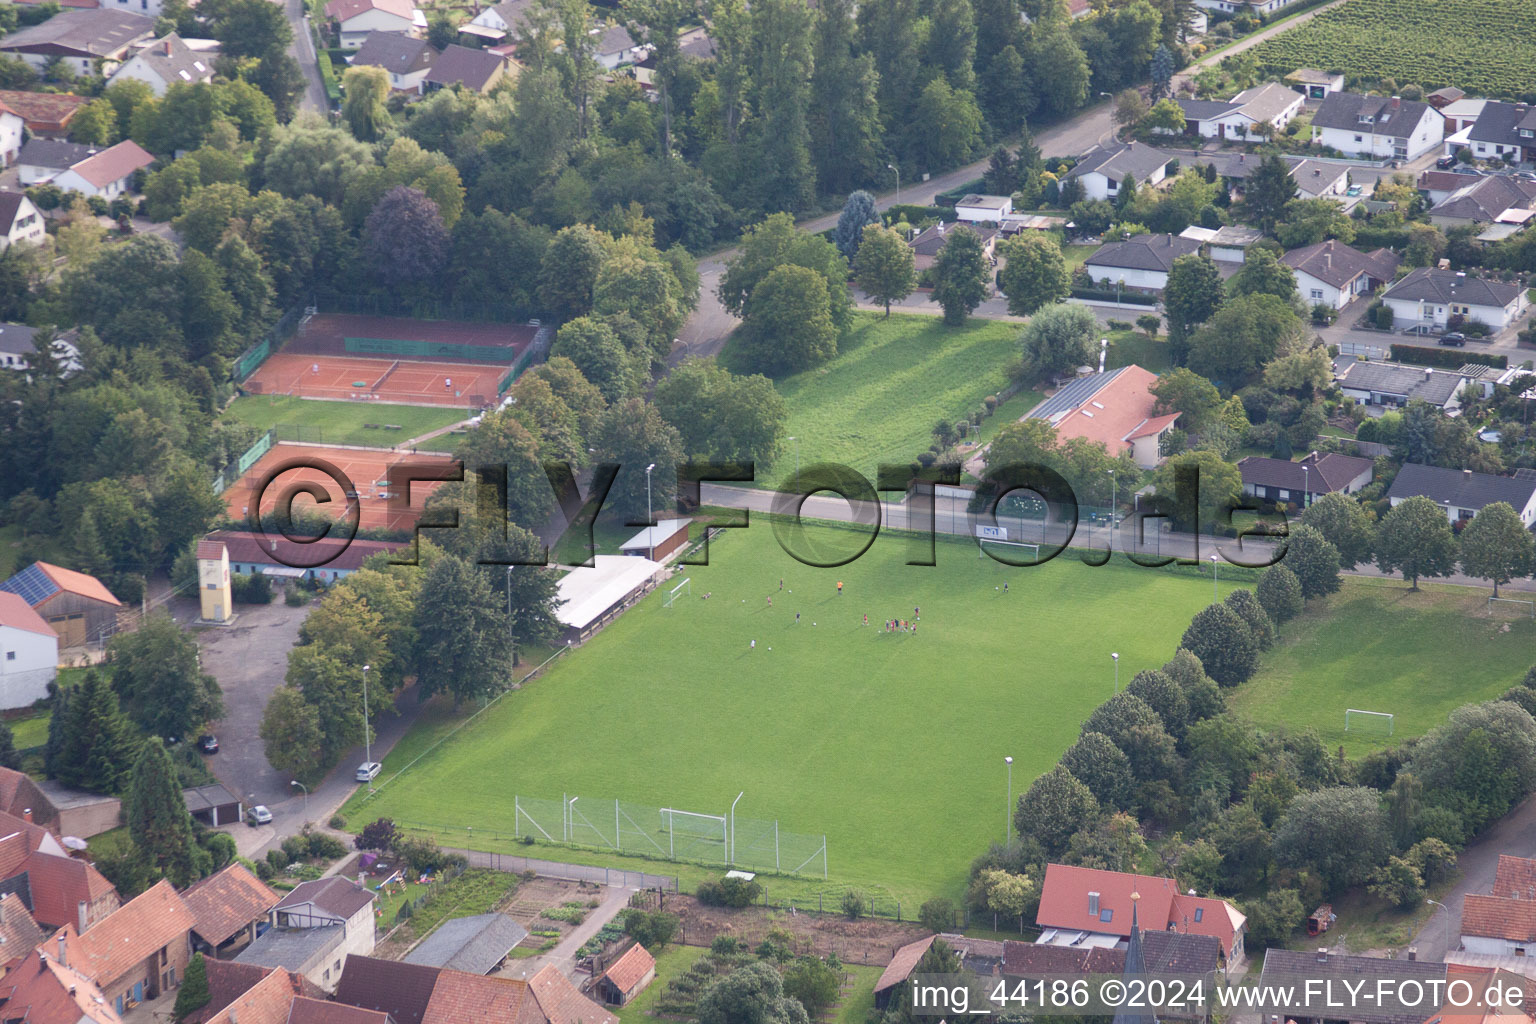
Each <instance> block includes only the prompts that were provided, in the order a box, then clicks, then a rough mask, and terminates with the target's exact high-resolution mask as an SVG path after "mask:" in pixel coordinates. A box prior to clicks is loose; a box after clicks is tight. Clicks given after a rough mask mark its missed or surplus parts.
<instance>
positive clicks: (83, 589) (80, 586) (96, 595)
mask: <svg viewBox="0 0 1536 1024" xmlns="http://www.w3.org/2000/svg"><path fill="white" fill-rule="evenodd" d="M118 145H123V143H118ZM130 145H131V143H130ZM112 148H113V149H116V148H117V146H113V147H112ZM134 148H135V149H138V146H134ZM105 152H106V151H105V150H104V151H103V152H102V153H98V154H96V155H97V156H102V155H104V154H105ZM139 152H141V153H143V152H144V151H143V150H142V149H140V150H139ZM145 155H146V156H148V154H145ZM92 159H94V158H92ZM85 162H86V163H89V162H90V161H89V160H87V161H85ZM150 162H151V163H153V162H154V158H153V157H151V158H150ZM87 180H89V179H87ZM37 567H38V568H39V569H41V570H43V573H44V574H45V575H46V576H47V577H48V578H49V579H51V580H53V583H54V586H56V587H58V588H59V589H60V590H67V591H68V592H69V593H71V594H75V595H78V596H79V597H88V598H90V599H91V600H93V601H104V602H106V603H107V604H115V605H121V604H122V603H123V602H121V601H119V600H118V599H117V598H115V597H113V596H112V591H110V590H108V589H107V588H106V587H105V586H103V585H102V582H101V580H98V579H97V578H96V577H95V576H90V575H87V574H86V573H83V572H76V571H75V570H73V569H66V568H64V567H63V566H60V565H53V564H51V563H49V562H38V563H37Z"/></svg>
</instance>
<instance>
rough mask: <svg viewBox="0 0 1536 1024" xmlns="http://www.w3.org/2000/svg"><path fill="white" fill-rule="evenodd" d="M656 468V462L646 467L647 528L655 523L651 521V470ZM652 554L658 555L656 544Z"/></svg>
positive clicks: (652, 545) (652, 547)
mask: <svg viewBox="0 0 1536 1024" xmlns="http://www.w3.org/2000/svg"><path fill="white" fill-rule="evenodd" d="M655 468H656V463H654V462H653V463H651V464H650V465H649V466H646V467H645V525H646V526H650V525H652V523H653V520H652V519H651V470H653V469H655ZM651 554H652V555H653V556H654V555H655V554H656V545H655V543H654V542H653V543H652V544H651Z"/></svg>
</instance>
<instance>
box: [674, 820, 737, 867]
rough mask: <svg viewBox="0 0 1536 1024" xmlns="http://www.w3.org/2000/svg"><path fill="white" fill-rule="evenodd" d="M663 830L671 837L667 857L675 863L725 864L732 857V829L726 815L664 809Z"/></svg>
mask: <svg viewBox="0 0 1536 1024" xmlns="http://www.w3.org/2000/svg"><path fill="white" fill-rule="evenodd" d="M661 830H662V831H663V832H665V833H666V834H667V856H668V857H670V858H671V859H673V860H677V859H679V858H681V859H682V860H703V861H711V862H713V861H719V862H721V863H725V862H726V860H727V859H728V857H729V850H730V841H729V839H728V838H727V835H728V832H729V829H728V826H727V824H726V818H725V815H723V814H700V813H698V812H697V811H679V810H677V809H676V808H672V807H663V808H661Z"/></svg>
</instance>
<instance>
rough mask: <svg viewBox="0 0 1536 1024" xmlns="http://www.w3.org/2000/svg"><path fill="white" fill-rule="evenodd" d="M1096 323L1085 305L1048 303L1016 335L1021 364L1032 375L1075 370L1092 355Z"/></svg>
mask: <svg viewBox="0 0 1536 1024" xmlns="http://www.w3.org/2000/svg"><path fill="white" fill-rule="evenodd" d="M1098 329H1099V322H1098V320H1097V319H1096V318H1095V317H1094V315H1093V311H1092V310H1090V309H1088V308H1087V307H1086V306H1074V305H1057V306H1049V307H1047V308H1045V309H1042V310H1040V312H1038V313H1036V314H1035V316H1034V317H1033V318H1031V320H1030V321H1029V323H1028V324H1025V325H1024V332H1023V333H1022V334H1021V335H1020V336H1019V343H1020V345H1021V346H1022V348H1023V355H1024V363H1025V365H1026V366H1027V367H1028V368H1029V371H1030V373H1031V374H1032V375H1034V376H1038V377H1046V376H1052V375H1054V374H1057V373H1062V372H1067V371H1075V370H1076V369H1077V368H1078V367H1079V366H1082V365H1084V364H1085V363H1088V362H1090V361H1091V360H1092V359H1093V356H1094V345H1093V340H1094V335H1095V334H1097V333H1098Z"/></svg>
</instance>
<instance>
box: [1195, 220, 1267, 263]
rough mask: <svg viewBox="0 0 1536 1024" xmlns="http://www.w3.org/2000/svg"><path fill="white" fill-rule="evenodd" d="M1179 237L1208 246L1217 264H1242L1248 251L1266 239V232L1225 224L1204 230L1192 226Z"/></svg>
mask: <svg viewBox="0 0 1536 1024" xmlns="http://www.w3.org/2000/svg"><path fill="white" fill-rule="evenodd" d="M1179 237H1180V238H1193V239H1194V240H1195V241H1197V242H1200V243H1201V244H1203V245H1205V246H1207V247H1208V248H1209V252H1210V257H1211V259H1213V260H1215V261H1216V262H1217V263H1242V262H1243V260H1244V259H1246V258H1247V256H1248V250H1249V249H1251V248H1252V247H1253V246H1255V245H1257V244H1259V242H1261V241H1262V240H1263V239H1264V232H1262V231H1260V230H1259V229H1258V228H1245V227H1243V226H1242V225H1240V224H1223V225H1222V226H1221V227H1219V228H1202V227H1196V226H1195V225H1193V224H1191V225H1190V226H1189V227H1187V228H1185V229H1184V230H1183V231H1180V232H1179Z"/></svg>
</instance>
